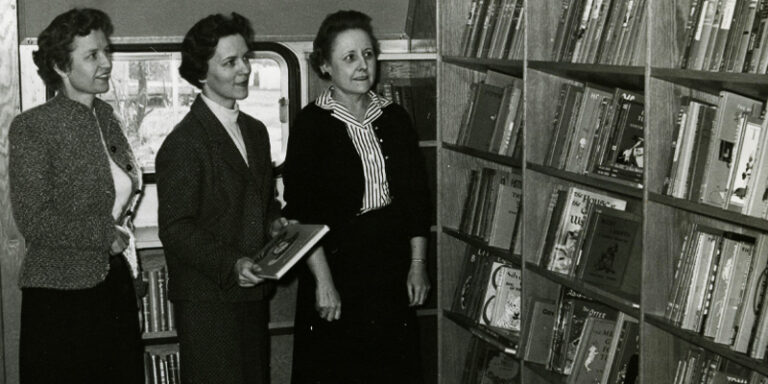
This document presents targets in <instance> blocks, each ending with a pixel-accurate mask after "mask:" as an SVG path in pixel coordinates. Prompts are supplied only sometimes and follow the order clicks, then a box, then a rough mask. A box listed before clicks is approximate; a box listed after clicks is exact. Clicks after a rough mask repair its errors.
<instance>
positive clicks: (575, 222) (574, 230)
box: [542, 187, 627, 275]
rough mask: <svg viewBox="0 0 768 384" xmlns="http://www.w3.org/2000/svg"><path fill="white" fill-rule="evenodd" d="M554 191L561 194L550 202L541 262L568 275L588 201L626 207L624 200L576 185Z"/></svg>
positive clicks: (608, 205) (621, 208)
mask: <svg viewBox="0 0 768 384" xmlns="http://www.w3.org/2000/svg"><path fill="white" fill-rule="evenodd" d="M557 194H558V195H564V196H563V197H558V198H557V202H556V203H555V204H554V205H553V207H554V208H553V211H552V217H551V219H550V222H549V228H548V233H547V236H546V238H545V242H544V244H543V251H542V255H543V258H542V266H545V267H546V268H547V269H548V270H550V271H553V272H557V273H561V274H565V275H568V274H570V273H571V271H572V268H573V267H574V260H575V257H576V256H577V255H576V252H577V248H576V247H577V243H578V240H579V236H581V232H582V230H583V227H584V224H585V222H584V220H585V216H586V208H587V205H588V204H589V203H592V204H596V205H601V206H607V207H610V208H614V209H617V210H625V209H626V206H627V202H626V201H625V200H622V199H618V198H615V197H611V196H608V195H605V194H603V193H599V192H592V191H589V190H585V189H581V188H577V187H569V188H568V189H567V190H564V191H559V192H558V193H557ZM552 231H554V232H552Z"/></svg>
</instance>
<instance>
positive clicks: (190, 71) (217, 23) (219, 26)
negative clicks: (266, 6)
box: [179, 12, 253, 88]
mask: <svg viewBox="0 0 768 384" xmlns="http://www.w3.org/2000/svg"><path fill="white" fill-rule="evenodd" d="M232 35H240V36H242V37H243V39H245V43H246V44H248V46H250V45H251V43H252V42H253V28H251V22H250V21H248V19H246V18H245V17H244V16H242V15H239V14H237V13H235V12H232V14H231V15H230V16H225V15H222V14H220V13H219V14H215V15H210V16H208V17H206V18H204V19H202V20H200V21H198V22H197V23H195V25H194V26H192V28H191V29H190V30H189V32H187V35H186V36H184V42H183V43H181V65H180V66H179V74H180V75H181V77H183V78H184V80H186V81H188V82H189V83H190V84H192V85H194V86H195V87H198V88H202V87H203V84H202V83H201V82H200V80H202V79H204V78H205V76H206V74H207V73H208V60H210V59H211V57H213V54H214V53H215V52H216V45H217V44H218V43H219V39H220V38H222V37H226V36H232Z"/></svg>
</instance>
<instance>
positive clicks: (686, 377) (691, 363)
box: [673, 347, 768, 384]
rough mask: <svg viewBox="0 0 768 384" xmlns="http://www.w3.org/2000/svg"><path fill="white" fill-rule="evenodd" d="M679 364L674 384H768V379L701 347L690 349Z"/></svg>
mask: <svg viewBox="0 0 768 384" xmlns="http://www.w3.org/2000/svg"><path fill="white" fill-rule="evenodd" d="M682 356H683V357H682V358H681V359H680V360H678V362H677V369H676V370H675V378H674V382H673V384H719V383H750V384H768V378H766V377H765V376H763V375H761V374H759V373H757V372H755V371H750V370H749V369H747V368H745V367H743V366H741V365H738V364H735V363H734V362H732V361H728V360H726V359H724V358H723V357H722V356H720V355H718V354H715V353H712V352H709V351H707V350H705V349H702V348H699V347H690V348H689V349H688V351H687V352H685V353H684V354H683V355H682Z"/></svg>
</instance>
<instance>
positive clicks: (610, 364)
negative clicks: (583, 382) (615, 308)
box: [600, 312, 640, 384]
mask: <svg viewBox="0 0 768 384" xmlns="http://www.w3.org/2000/svg"><path fill="white" fill-rule="evenodd" d="M609 348H610V350H609V351H608V356H607V360H606V366H605V369H604V370H603V377H602V380H601V381H600V382H601V383H627V384H628V383H635V382H637V380H638V376H639V372H640V365H639V359H640V325H639V323H638V321H637V319H634V318H632V317H631V316H629V315H627V314H625V313H623V312H619V316H618V318H617V320H616V327H615V328H614V331H613V338H612V339H611V345H610V347H609Z"/></svg>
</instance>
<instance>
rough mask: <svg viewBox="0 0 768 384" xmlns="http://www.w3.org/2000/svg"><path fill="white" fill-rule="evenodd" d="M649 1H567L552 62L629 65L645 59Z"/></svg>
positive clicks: (556, 37)
mask: <svg viewBox="0 0 768 384" xmlns="http://www.w3.org/2000/svg"><path fill="white" fill-rule="evenodd" d="M645 3H646V1H644V0H613V1H609V0H603V1H600V0H594V1H589V0H564V1H562V2H561V8H560V17H559V20H558V23H557V30H556V34H555V41H554V46H553V51H552V60H554V61H561V62H573V63H590V64H612V65H629V64H631V63H633V62H637V61H638V60H639V59H642V58H643V56H642V55H643V49H644V47H645V42H646V39H645V33H644V31H645V28H646V24H647V22H645V19H646V13H647V12H646V10H645V8H646V6H645Z"/></svg>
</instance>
